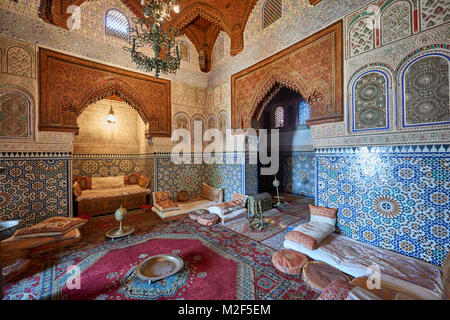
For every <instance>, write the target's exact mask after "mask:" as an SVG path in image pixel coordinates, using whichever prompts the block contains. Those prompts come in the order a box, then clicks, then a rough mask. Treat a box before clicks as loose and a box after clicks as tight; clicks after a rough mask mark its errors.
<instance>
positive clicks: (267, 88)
mask: <svg viewBox="0 0 450 320" xmlns="http://www.w3.org/2000/svg"><path fill="white" fill-rule="evenodd" d="M276 86H281V87H286V88H289V89H291V90H293V91H295V92H298V93H299V94H301V95H302V96H304V97H305V96H306V94H307V93H308V86H307V84H306V82H305V80H304V79H303V78H302V77H301V76H300V75H299V74H297V73H296V72H291V73H289V72H288V71H286V70H282V69H279V68H274V69H271V70H270V71H269V72H267V74H266V75H265V76H264V77H263V78H262V79H261V80H260V81H259V83H258V84H257V85H256V87H255V93H254V94H253V97H252V98H251V104H250V105H249V107H250V109H248V110H242V114H243V115H244V117H243V118H242V124H243V126H244V128H250V127H251V119H253V118H254V117H255V116H256V115H257V114H258V113H259V111H260V110H259V109H260V108H261V106H262V104H261V102H262V101H263V100H264V98H265V97H266V96H267V95H268V94H270V92H271V91H272V90H273V89H274V87H276Z"/></svg>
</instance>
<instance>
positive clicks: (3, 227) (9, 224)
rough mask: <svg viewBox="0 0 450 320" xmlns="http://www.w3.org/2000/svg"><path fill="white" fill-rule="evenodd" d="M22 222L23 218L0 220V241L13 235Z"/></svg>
mask: <svg viewBox="0 0 450 320" xmlns="http://www.w3.org/2000/svg"><path fill="white" fill-rule="evenodd" d="M21 223H22V220H9V221H0V241H2V240H5V239H7V238H9V237H11V236H12V235H13V234H14V232H15V231H16V229H17V228H18V227H19V226H20V224H21Z"/></svg>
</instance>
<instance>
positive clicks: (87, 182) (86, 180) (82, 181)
mask: <svg viewBox="0 0 450 320" xmlns="http://www.w3.org/2000/svg"><path fill="white" fill-rule="evenodd" d="M73 181H74V182H78V184H79V185H80V188H81V190H90V189H92V178H91V177H86V176H76V177H75V178H73Z"/></svg>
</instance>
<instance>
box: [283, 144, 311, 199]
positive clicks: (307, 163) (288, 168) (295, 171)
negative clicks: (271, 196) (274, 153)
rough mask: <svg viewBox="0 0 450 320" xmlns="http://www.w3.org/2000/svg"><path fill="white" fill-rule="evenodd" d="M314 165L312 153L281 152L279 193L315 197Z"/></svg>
mask: <svg viewBox="0 0 450 320" xmlns="http://www.w3.org/2000/svg"><path fill="white" fill-rule="evenodd" d="M315 169H316V163H315V157H314V152H313V151H311V152H305V151H301V152H296V151H294V152H281V153H280V170H279V172H278V175H277V176H278V179H279V180H280V181H281V185H280V192H286V193H292V194H299V195H306V196H308V197H314V195H315V192H314V191H315V175H316V172H315V171H316V170H315Z"/></svg>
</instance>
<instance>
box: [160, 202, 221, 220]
mask: <svg viewBox="0 0 450 320" xmlns="http://www.w3.org/2000/svg"><path fill="white" fill-rule="evenodd" d="M216 203H217V202H216V201H211V200H206V199H193V200H190V201H186V202H177V204H178V206H179V208H178V209H177V210H173V211H167V212H161V211H159V210H158V209H157V208H155V207H152V211H153V212H155V213H157V214H158V215H159V216H160V217H161V218H162V219H167V218H170V217H174V216H178V215H182V214H186V213H189V212H191V211H193V210H197V209H205V208H206V207H209V206H211V205H214V204H216Z"/></svg>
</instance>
